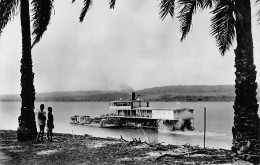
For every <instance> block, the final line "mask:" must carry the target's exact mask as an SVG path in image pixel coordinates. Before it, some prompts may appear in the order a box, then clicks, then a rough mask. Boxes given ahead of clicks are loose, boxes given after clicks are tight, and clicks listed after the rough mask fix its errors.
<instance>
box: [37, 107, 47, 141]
mask: <svg viewBox="0 0 260 165" xmlns="http://www.w3.org/2000/svg"><path fill="white" fill-rule="evenodd" d="M43 110H44V104H41V105H40V110H39V111H38V113H37V119H38V125H39V128H40V131H39V133H38V137H37V141H39V140H40V138H41V141H43V135H44V127H45V125H46V123H45V121H46V115H45V112H44V111H43Z"/></svg>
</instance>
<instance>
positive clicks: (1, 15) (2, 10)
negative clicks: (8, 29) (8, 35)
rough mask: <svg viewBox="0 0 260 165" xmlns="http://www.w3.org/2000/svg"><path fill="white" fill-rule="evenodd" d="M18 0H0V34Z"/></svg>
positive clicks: (12, 13)
mask: <svg viewBox="0 0 260 165" xmlns="http://www.w3.org/2000/svg"><path fill="white" fill-rule="evenodd" d="M18 6H19V0H1V1H0V35H1V33H2V30H3V29H4V28H5V26H6V24H7V23H8V22H9V21H10V20H11V18H12V17H13V16H14V15H15V12H16V10H17V7H18Z"/></svg>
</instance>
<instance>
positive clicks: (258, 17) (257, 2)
mask: <svg viewBox="0 0 260 165" xmlns="http://www.w3.org/2000/svg"><path fill="white" fill-rule="evenodd" d="M256 4H257V5H260V0H256ZM256 15H257V21H259V22H260V7H259V9H258V11H257V14H256Z"/></svg>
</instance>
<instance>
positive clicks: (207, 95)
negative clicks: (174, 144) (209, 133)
mask: <svg viewBox="0 0 260 165" xmlns="http://www.w3.org/2000/svg"><path fill="white" fill-rule="evenodd" d="M131 92H132V91H127V90H122V91H73V92H51V93H38V94H36V101H41V102H44V101H59V102H108V101H113V100H118V99H120V98H122V99H131ZM135 93H136V96H137V95H140V96H141V98H143V99H144V100H147V101H161V102H169V101H180V102H195V101H234V99H235V88H234V86H233V85H214V86H210V85H191V86H164V87H154V88H147V89H143V90H138V91H135ZM258 96H259V95H258ZM258 99H259V98H258ZM0 101H20V97H19V95H2V96H0Z"/></svg>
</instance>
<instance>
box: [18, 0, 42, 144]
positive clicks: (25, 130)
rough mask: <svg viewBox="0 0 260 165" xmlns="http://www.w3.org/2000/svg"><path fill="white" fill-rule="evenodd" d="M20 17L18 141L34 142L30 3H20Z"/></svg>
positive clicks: (23, 0) (26, 0)
mask: <svg viewBox="0 0 260 165" xmlns="http://www.w3.org/2000/svg"><path fill="white" fill-rule="evenodd" d="M20 3H21V4H20V7H21V9H20V17H21V27H22V28H21V29H22V59H21V69H20V71H21V88H22V91H21V95H20V96H21V99H22V106H21V116H20V117H19V119H18V120H19V128H18V130H17V139H18V140H19V141H27V140H34V139H36V136H37V128H36V123H35V114H34V100H35V89H34V85H33V79H34V73H33V71H32V56H31V31H30V11H29V1H28V0H21V1H20Z"/></svg>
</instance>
